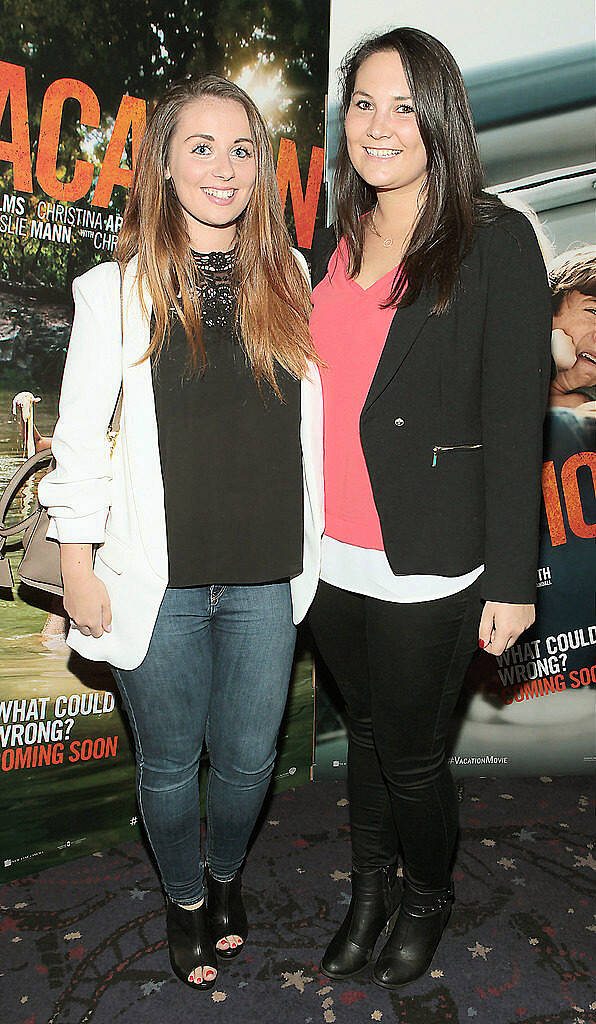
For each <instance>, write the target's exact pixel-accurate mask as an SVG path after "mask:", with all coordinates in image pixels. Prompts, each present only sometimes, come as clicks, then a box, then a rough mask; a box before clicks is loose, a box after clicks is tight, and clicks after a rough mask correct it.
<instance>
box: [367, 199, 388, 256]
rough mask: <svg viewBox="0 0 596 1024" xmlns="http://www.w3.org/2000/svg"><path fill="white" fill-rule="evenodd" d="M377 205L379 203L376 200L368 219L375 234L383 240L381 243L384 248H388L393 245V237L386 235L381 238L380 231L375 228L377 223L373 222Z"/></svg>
mask: <svg viewBox="0 0 596 1024" xmlns="http://www.w3.org/2000/svg"><path fill="white" fill-rule="evenodd" d="M378 205H379V204H378V202H377V203H376V204H375V208H374V210H373V212H372V215H371V218H370V219H371V223H372V226H373V228H374V232H375V235H378V237H379V238H381V239H382V240H383V245H384V247H385V249H389V248H391V246H392V245H393V237H392V236H391V235H387V237H386V238H383V236H382V234H381V232H380V231H379V229H378V228H377V225H376V224H375V213H376V212H377V206H378Z"/></svg>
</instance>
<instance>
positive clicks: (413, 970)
mask: <svg viewBox="0 0 596 1024" xmlns="http://www.w3.org/2000/svg"><path fill="white" fill-rule="evenodd" d="M452 904H453V889H452V888H451V887H449V888H448V889H435V890H433V891H430V890H427V891H424V890H421V889H418V888H417V887H416V886H414V885H412V884H411V883H410V882H409V881H408V880H407V879H406V881H405V884H404V895H403V898H402V901H401V905H400V908H399V912H398V915H397V919H396V922H395V925H394V928H393V931H392V933H391V935H390V937H389V939H388V941H387V943H386V944H385V946H384V947H383V949H382V950H381V952H380V954H379V957H378V960H377V962H376V964H375V966H374V969H373V981H374V982H376V984H377V985H380V986H381V987H382V988H400V987H401V986H402V985H408V984H409V983H410V982H412V981H415V980H416V979H417V978H420V977H422V975H423V974H425V972H426V971H427V970H428V968H429V967H430V964H431V961H432V958H433V956H434V954H435V950H436V948H437V946H438V945H439V942H440V939H441V936H442V934H443V930H444V928H445V926H446V924H447V921H448V919H449V915H450V913H451V906H452Z"/></svg>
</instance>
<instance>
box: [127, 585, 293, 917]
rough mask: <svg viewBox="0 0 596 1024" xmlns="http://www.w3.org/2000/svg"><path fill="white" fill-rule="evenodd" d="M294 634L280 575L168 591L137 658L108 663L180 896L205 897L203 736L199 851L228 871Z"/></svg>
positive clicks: (144, 798)
mask: <svg viewBox="0 0 596 1024" xmlns="http://www.w3.org/2000/svg"><path fill="white" fill-rule="evenodd" d="M295 640H296V630H295V627H294V625H293V622H292V609H291V598H290V587H289V584H288V583H287V582H286V583H268V584H258V585H253V586H203V587H188V588H183V589H173V588H172V589H170V588H168V589H167V590H166V592H165V594H164V598H163V601H162V604H161V607H160V609H159V613H158V616H157V620H156V623H155V626H154V629H153V634H152V637H151V642H150V644H149V649H148V651H147V654H146V656H145V658H144V660H143V661H142V663H141V664H140V665H139V667H138V668H135V669H132V670H131V671H125V670H123V669H116V668H113V669H112V671H113V673H114V676H115V678H116V681H117V683H118V687H119V689H120V692H121V694H122V699H123V702H124V706H125V708H126V710H127V713H128V717H129V720H130V724H131V728H132V731H133V735H134V740H135V747H136V766H137V794H138V801H139V808H140V812H141V817H142V819H143V823H144V825H145V828H146V831H147V835H148V837H149V841H150V844H151V847H152V849H153V852H154V854H155V858H156V861H157V865H158V868H159V871H160V874H161V878H162V883H163V886H164V889H165V891H166V893H167V894H168V896H170V898H171V899H173V900H175V901H177V902H179V903H193V902H195V901H197V900H199V899H200V898H201V896H202V895H203V860H204V858H203V856H202V854H201V815H200V804H199V787H198V770H199V759H200V756H201V751H202V748H203V743H204V742H205V743H206V745H207V749H208V752H209V759H210V768H209V775H208V783H207V844H206V860H207V864H208V865H209V869H210V871H211V873H212V874H213V875H214V876H215V877H216V878H219V879H221V880H226V879H229V878H232V877H233V875H234V874H235V872H236V871H237V870H238V868H239V867H240V865H241V864H242V861H243V859H244V856H245V854H246V848H247V845H248V841H249V839H250V835H251V832H252V830H253V828H254V825H255V822H256V819H257V816H258V814H259V811H260V809H261V806H262V803H263V799H264V797H265V793H266V791H267V788H268V785H269V780H270V778H271V774H272V772H273V765H274V761H275V754H276V747H275V744H276V739H277V733H278V730H279V726H280V722H281V719H282V715H283V711H284V707H285V703H286V698H287V692H288V682H289V677H290V672H291V667H292V658H293V653H294V644H295Z"/></svg>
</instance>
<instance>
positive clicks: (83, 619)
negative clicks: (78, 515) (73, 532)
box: [60, 544, 112, 638]
mask: <svg viewBox="0 0 596 1024" xmlns="http://www.w3.org/2000/svg"><path fill="white" fill-rule="evenodd" d="M91 560H92V546H91V544H60V570H61V572H62V581H63V583H64V597H63V604H64V609H65V611H66V613H67V615H68V616H69V617H70V624H71V627H72V628H73V629H78V630H79V632H80V633H82V634H83V636H94V637H96V638H97V637H100V636H101V635H102V633H104V632H105V633H110V632H111V630H112V606H111V603H110V597H109V594H108V592H107V590H106V587H105V584H104V582H103V580H100V579H99V577H98V576H96V575H95V573H94V572H93V569H92V567H91Z"/></svg>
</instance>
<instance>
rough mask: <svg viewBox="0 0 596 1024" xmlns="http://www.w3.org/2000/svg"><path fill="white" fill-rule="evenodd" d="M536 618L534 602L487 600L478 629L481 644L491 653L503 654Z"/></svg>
mask: <svg viewBox="0 0 596 1024" xmlns="http://www.w3.org/2000/svg"><path fill="white" fill-rule="evenodd" d="M535 618H536V612H535V607H534V605H533V604H506V603H505V602H504V601H487V602H486V604H485V605H484V610H483V612H482V618H481V619H480V626H479V629H478V643H479V646H480V647H482V648H483V649H484V650H485V651H488V652H489V654H495V655H497V654H502V653H503V651H505V650H507V649H508V648H509V647H513V645H514V643H515V641H516V640H517V638H518V637H519V636H520V635H521V634H522V633H523V632H524V630H526V629H528V627H529V626H531V625H532V623H533V622H534V619H535Z"/></svg>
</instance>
